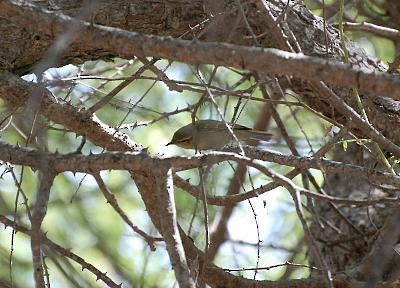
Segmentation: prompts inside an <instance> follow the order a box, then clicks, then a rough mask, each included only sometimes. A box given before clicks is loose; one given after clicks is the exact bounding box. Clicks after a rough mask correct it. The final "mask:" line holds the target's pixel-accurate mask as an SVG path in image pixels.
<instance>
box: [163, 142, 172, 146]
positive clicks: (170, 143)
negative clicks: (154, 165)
mask: <svg viewBox="0 0 400 288" xmlns="http://www.w3.org/2000/svg"><path fill="white" fill-rule="evenodd" d="M172 144H174V143H172V142H169V143H167V144H165V146H169V145H172Z"/></svg>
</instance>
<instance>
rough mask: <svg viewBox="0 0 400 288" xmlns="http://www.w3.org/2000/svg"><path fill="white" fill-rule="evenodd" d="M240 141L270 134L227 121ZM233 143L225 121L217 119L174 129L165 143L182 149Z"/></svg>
mask: <svg viewBox="0 0 400 288" xmlns="http://www.w3.org/2000/svg"><path fill="white" fill-rule="evenodd" d="M227 125H229V126H230V127H231V128H232V131H233V133H234V134H235V136H236V138H237V139H238V140H239V141H240V142H245V143H247V144H249V142H250V143H251V142H253V143H254V142H255V141H268V140H270V139H271V137H272V134H270V133H267V132H264V131H257V130H253V129H251V128H249V127H246V126H243V125H239V124H232V123H227ZM231 143H232V144H233V145H234V144H235V138H234V137H233V135H232V134H231V132H230V131H229V130H228V128H227V127H226V122H224V121H218V120H197V121H195V122H194V123H193V122H192V123H190V124H187V125H185V126H183V127H181V128H179V129H178V130H176V131H175V133H174V135H173V136H172V139H171V141H170V142H169V143H168V144H166V146H169V145H176V146H178V147H181V148H184V149H196V150H219V149H221V148H223V147H225V146H227V145H228V144H231Z"/></svg>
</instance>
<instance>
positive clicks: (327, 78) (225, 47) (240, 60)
mask: <svg viewBox="0 0 400 288" xmlns="http://www.w3.org/2000/svg"><path fill="white" fill-rule="evenodd" d="M10 14H13V15H19V16H20V17H10V16H9V15H10ZM0 17H5V18H11V20H13V19H14V20H15V19H17V20H18V23H16V24H18V25H21V26H23V27H25V28H26V29H30V30H32V29H33V27H34V30H35V31H36V32H39V33H44V34H46V35H48V36H51V37H54V36H55V35H58V34H59V33H63V31H64V30H65V27H68V25H70V24H71V23H75V22H76V20H74V19H72V18H70V17H68V16H65V15H62V14H56V13H51V12H46V11H43V10H41V9H39V8H37V7H36V6H34V5H31V4H29V3H26V2H25V3H24V4H21V2H18V3H17V4H14V1H2V2H0ZM31 19H40V22H41V25H34V26H33V25H32V21H31ZM75 41H76V42H78V43H80V45H81V47H82V50H84V49H85V47H90V48H98V49H102V50H105V51H109V52H110V53H113V54H115V55H118V56H120V57H124V58H128V59H129V58H132V57H133V56H135V55H136V56H153V57H161V58H166V59H170V60H176V61H181V62H185V63H188V64H215V65H218V66H230V67H235V68H239V69H247V70H250V71H258V72H260V73H273V74H280V75H292V76H295V77H298V78H301V79H305V80H312V81H315V80H319V81H324V82H325V83H327V84H330V85H333V86H337V85H340V86H342V87H349V88H350V87H355V88H358V89H359V90H360V91H365V92H370V93H372V94H375V95H386V96H390V97H392V98H393V99H397V100H400V79H398V77H395V76H392V75H389V74H387V73H382V72H374V71H372V70H367V69H359V68H352V67H351V65H347V64H343V63H340V62H336V61H331V60H324V59H321V58H318V57H310V56H306V55H301V54H295V53H290V52H285V51H281V50H277V49H272V48H268V49H263V48H259V47H244V46H239V45H232V44H226V43H203V42H193V41H187V40H179V39H173V38H168V37H159V36H153V35H144V34H140V33H135V32H128V31H125V30H121V29H117V28H111V27H106V26H101V25H94V24H92V23H87V22H80V33H79V34H77V35H76V38H75Z"/></svg>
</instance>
